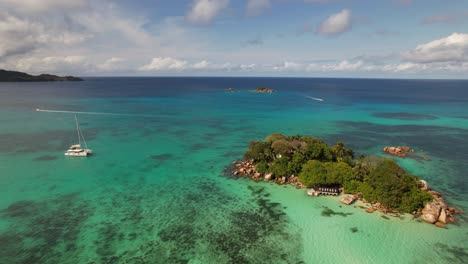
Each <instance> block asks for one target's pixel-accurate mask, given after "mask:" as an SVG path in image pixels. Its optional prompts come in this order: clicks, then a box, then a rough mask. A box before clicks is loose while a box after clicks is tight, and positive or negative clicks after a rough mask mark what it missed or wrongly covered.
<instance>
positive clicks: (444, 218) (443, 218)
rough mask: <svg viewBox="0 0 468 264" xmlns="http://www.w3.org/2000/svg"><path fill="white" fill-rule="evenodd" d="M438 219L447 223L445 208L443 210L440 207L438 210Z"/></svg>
mask: <svg viewBox="0 0 468 264" xmlns="http://www.w3.org/2000/svg"><path fill="white" fill-rule="evenodd" d="M438 220H439V222H441V223H444V224H446V223H447V214H446V213H445V210H444V209H442V210H441V211H440V215H439V219H438Z"/></svg>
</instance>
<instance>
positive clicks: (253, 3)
mask: <svg viewBox="0 0 468 264" xmlns="http://www.w3.org/2000/svg"><path fill="white" fill-rule="evenodd" d="M270 6H271V1H270V0H247V15H249V16H256V15H259V14H261V13H262V12H263V11H264V10H265V9H268V8H269V7H270Z"/></svg>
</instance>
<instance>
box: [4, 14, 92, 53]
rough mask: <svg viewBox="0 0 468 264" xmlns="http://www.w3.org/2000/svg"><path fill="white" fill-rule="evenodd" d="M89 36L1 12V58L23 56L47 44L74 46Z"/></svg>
mask: <svg viewBox="0 0 468 264" xmlns="http://www.w3.org/2000/svg"><path fill="white" fill-rule="evenodd" d="M88 37H90V35H89V34H87V33H85V32H79V31H78V32H76V31H75V32H74V31H70V30H68V29H66V28H56V27H54V26H52V25H46V24H44V23H41V22H38V21H35V20H30V19H28V18H26V17H21V16H15V15H10V14H7V13H2V12H0V39H1V41H0V58H2V57H7V56H10V55H16V54H22V53H27V52H29V51H32V50H34V49H36V48H39V47H42V46H44V45H47V44H63V45H73V44H76V43H79V42H83V41H85V40H86V39H87V38H88Z"/></svg>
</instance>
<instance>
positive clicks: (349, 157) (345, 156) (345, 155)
mask: <svg viewBox="0 0 468 264" xmlns="http://www.w3.org/2000/svg"><path fill="white" fill-rule="evenodd" d="M330 152H331V153H332V155H333V160H334V161H338V162H343V161H344V162H346V163H348V164H349V165H353V159H354V151H353V149H352V148H346V147H345V144H344V143H343V142H340V141H338V142H336V144H335V145H333V146H332V147H330Z"/></svg>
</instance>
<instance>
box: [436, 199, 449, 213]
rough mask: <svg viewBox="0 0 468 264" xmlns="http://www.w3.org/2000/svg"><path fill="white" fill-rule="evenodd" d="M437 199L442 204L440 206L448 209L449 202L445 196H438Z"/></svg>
mask: <svg viewBox="0 0 468 264" xmlns="http://www.w3.org/2000/svg"><path fill="white" fill-rule="evenodd" d="M435 200H436V201H437V203H439V205H440V207H441V208H442V210H446V209H448V204H447V202H446V201H445V200H444V198H442V197H438V198H435Z"/></svg>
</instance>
